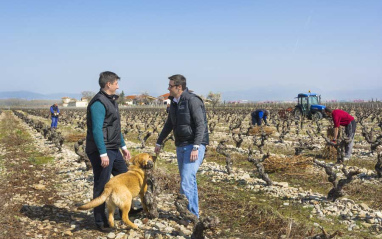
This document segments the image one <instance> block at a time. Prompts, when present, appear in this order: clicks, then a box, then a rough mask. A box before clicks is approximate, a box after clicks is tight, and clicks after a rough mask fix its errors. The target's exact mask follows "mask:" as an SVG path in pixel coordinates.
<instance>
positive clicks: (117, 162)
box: [88, 149, 127, 227]
mask: <svg viewBox="0 0 382 239" xmlns="http://www.w3.org/2000/svg"><path fill="white" fill-rule="evenodd" d="M107 156H108V157H109V166H107V167H106V168H103V167H102V166H101V158H100V156H99V153H98V152H94V153H92V154H88V157H89V159H90V162H91V163H92V166H93V174H94V187H93V199H94V198H96V197H99V196H100V195H101V194H102V192H103V189H104V187H105V184H106V183H107V182H109V179H110V175H111V174H113V176H117V175H118V174H121V173H126V172H127V166H126V163H125V160H124V159H123V156H122V154H121V152H120V151H119V150H118V149H108V150H107ZM93 212H94V220H95V224H96V225H97V226H98V227H101V226H106V225H108V224H109V223H108V221H107V217H106V214H105V203H103V204H102V205H100V206H98V207H95V208H94V211H93Z"/></svg>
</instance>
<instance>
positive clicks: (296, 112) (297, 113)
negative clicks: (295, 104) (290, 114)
mask: <svg viewBox="0 0 382 239" xmlns="http://www.w3.org/2000/svg"><path fill="white" fill-rule="evenodd" d="M294 119H295V120H301V119H302V112H301V110H300V109H299V108H296V109H294Z"/></svg>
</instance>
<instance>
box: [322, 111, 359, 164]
mask: <svg viewBox="0 0 382 239" xmlns="http://www.w3.org/2000/svg"><path fill="white" fill-rule="evenodd" d="M325 112H326V114H327V115H328V116H330V115H331V116H332V118H333V123H334V138H333V142H334V143H336V142H337V137H338V129H339V127H340V125H341V126H345V134H346V136H347V137H348V138H349V139H350V140H351V141H350V142H349V143H348V144H346V147H345V158H344V160H349V159H350V157H351V152H352V149H353V144H354V134H355V129H356V125H357V123H356V122H355V120H354V117H353V116H351V115H349V114H348V113H347V112H345V111H343V110H338V109H336V110H332V109H330V108H328V107H326V108H325Z"/></svg>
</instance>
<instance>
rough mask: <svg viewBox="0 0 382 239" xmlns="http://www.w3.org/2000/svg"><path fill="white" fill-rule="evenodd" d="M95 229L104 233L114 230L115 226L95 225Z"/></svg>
mask: <svg viewBox="0 0 382 239" xmlns="http://www.w3.org/2000/svg"><path fill="white" fill-rule="evenodd" d="M97 230H98V231H100V232H106V233H109V232H113V231H115V228H113V227H109V226H100V227H99V226H97Z"/></svg>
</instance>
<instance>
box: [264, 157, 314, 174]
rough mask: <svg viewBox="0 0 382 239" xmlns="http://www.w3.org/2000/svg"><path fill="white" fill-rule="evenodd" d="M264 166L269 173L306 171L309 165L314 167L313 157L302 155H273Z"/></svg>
mask: <svg viewBox="0 0 382 239" xmlns="http://www.w3.org/2000/svg"><path fill="white" fill-rule="evenodd" d="M263 165H264V168H265V171H266V172H267V173H274V172H294V171H296V170H297V171H300V172H301V171H304V170H305V168H307V167H312V165H313V158H311V157H305V156H302V155H299V156H291V157H279V156H271V157H269V158H267V159H266V160H265V161H264V163H263Z"/></svg>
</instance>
